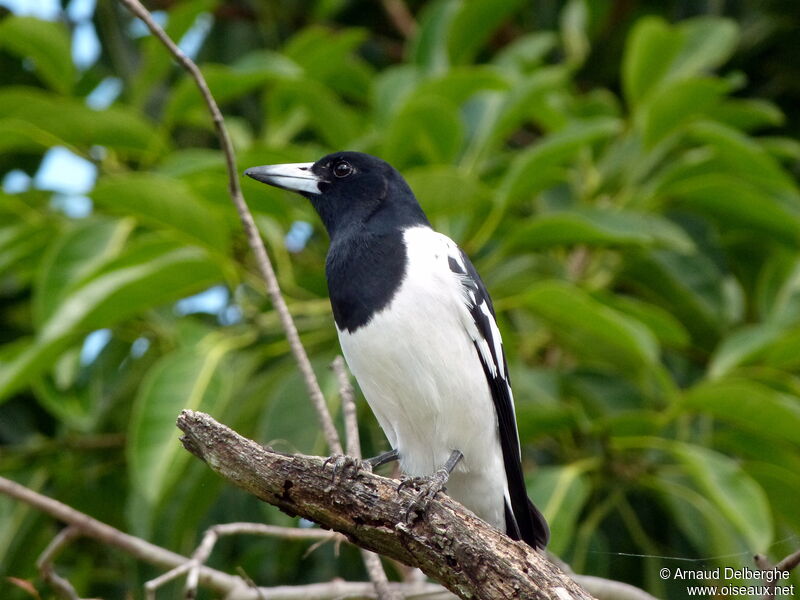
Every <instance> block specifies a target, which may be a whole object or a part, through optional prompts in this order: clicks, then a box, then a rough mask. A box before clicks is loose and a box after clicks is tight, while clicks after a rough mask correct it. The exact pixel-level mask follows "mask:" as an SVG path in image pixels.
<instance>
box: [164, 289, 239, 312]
mask: <svg viewBox="0 0 800 600" xmlns="http://www.w3.org/2000/svg"><path fill="white" fill-rule="evenodd" d="M229 298H230V293H229V292H228V288H226V287H225V286H224V285H215V286H214V287H212V288H208V289H207V290H205V291H202V292H200V293H199V294H195V295H194V296H189V297H188V298H182V299H181V300H178V301H177V302H176V303H175V312H176V313H178V314H179V315H191V314H194V313H208V314H211V315H217V314H219V313H220V312H221V311H222V310H223V309H224V308H225V307H227V306H228V299H229Z"/></svg>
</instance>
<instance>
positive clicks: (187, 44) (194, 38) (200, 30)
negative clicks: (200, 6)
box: [178, 13, 214, 59]
mask: <svg viewBox="0 0 800 600" xmlns="http://www.w3.org/2000/svg"><path fill="white" fill-rule="evenodd" d="M212 25H214V17H213V16H212V15H211V14H210V13H200V14H199V15H197V18H196V19H195V20H194V23H193V24H192V26H191V27H190V28H189V30H188V31H187V32H186V33H185V34H183V37H182V38H181V39H180V41H179V42H178V47H179V48H180V49H181V50H182V51H183V53H184V54H185V55H186V56H188V57H189V58H191V59H194V58H196V57H197V53H198V52H200V48H202V47H203V42H205V41H206V37H207V36H208V32H209V31H211V26H212Z"/></svg>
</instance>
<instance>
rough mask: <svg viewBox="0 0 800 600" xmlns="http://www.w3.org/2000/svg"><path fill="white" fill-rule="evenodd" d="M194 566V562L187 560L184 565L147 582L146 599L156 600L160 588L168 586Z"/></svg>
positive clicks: (145, 585)
mask: <svg viewBox="0 0 800 600" xmlns="http://www.w3.org/2000/svg"><path fill="white" fill-rule="evenodd" d="M194 564H195V563H194V561H192V560H187V561H186V562H185V563H183V564H182V565H179V566H177V567H175V568H174V569H170V570H169V571H167V572H166V573H162V574H161V575H159V576H158V577H156V578H154V579H151V580H150V581H148V582H146V583H145V584H144V597H145V598H146V599H147V600H156V590H158V588H160V587H161V586H162V585H166V584H168V583H169V582H170V581H172V580H173V579H177V578H178V577H180V576H181V575H183V574H184V573H186V572H187V571H188V570H189V569H191V568H192V567H193V566H194Z"/></svg>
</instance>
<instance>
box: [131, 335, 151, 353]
mask: <svg viewBox="0 0 800 600" xmlns="http://www.w3.org/2000/svg"><path fill="white" fill-rule="evenodd" d="M149 349H150V340H148V339H147V338H146V337H138V338H136V339H135V340H134V341H133V343H132V344H131V358H141V357H142V356H144V353H145V352H147V351H148V350H149Z"/></svg>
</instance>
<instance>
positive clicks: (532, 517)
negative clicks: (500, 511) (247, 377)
mask: <svg viewBox="0 0 800 600" xmlns="http://www.w3.org/2000/svg"><path fill="white" fill-rule="evenodd" d="M512 504H517V505H521V506H520V507H519V510H518V511H517V512H515V511H514V509H513V508H512V507H511V506H509V504H508V502H507V501H506V533H507V534H508V537H510V538H511V539H512V540H522V541H523V542H525V543H526V544H528V545H529V546H532V547H533V548H537V549H539V548H541V549H544V547H545V546H547V542H548V541H549V540H550V527H548V526H547V521H546V520H545V518H544V515H542V513H541V512H539V509H538V508H536V506H534V504H533V502H531V500H530V498H528V497H527V496H525V497H524V500H523V501H522V502H514V501H513V499H512Z"/></svg>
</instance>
